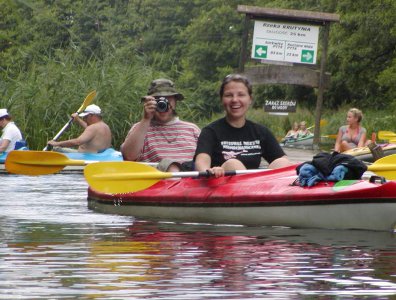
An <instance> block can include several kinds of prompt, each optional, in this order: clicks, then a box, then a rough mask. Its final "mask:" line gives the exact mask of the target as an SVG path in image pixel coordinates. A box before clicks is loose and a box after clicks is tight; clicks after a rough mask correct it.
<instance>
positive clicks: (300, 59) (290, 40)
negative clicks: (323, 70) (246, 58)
mask: <svg viewBox="0 0 396 300" xmlns="http://www.w3.org/2000/svg"><path fill="white" fill-rule="evenodd" d="M318 39H319V26H313V25H305V24H293V23H280V22H272V21H271V22H268V21H258V20H256V21H255V23H254V33H253V46H252V58H255V59H261V60H273V61H281V62H292V63H303V64H315V63H316V56H317V49H318Z"/></svg>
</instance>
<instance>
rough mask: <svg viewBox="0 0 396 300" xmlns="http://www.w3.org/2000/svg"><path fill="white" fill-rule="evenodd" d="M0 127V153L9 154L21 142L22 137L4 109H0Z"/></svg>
mask: <svg viewBox="0 0 396 300" xmlns="http://www.w3.org/2000/svg"><path fill="white" fill-rule="evenodd" d="M0 127H1V128H3V134H2V135H1V139H0V152H10V151H11V150H14V149H15V148H16V147H15V146H16V144H17V142H22V141H23V137H22V133H21V131H20V130H19V128H18V127H17V126H16V125H15V123H14V122H13V121H12V118H11V116H10V114H9V113H8V111H7V109H5V108H2V109H0Z"/></svg>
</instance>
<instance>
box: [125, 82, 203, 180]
mask: <svg viewBox="0 0 396 300" xmlns="http://www.w3.org/2000/svg"><path fill="white" fill-rule="evenodd" d="M183 99H184V96H183V95H182V94H181V93H179V92H177V90H176V89H175V86H174V83H173V82H172V81H171V80H169V79H156V80H153V81H152V82H151V85H150V87H149V89H148V92H147V96H144V97H142V99H141V102H142V103H143V117H142V119H141V120H140V122H138V123H136V124H134V125H133V126H132V128H131V129H130V131H129V133H128V135H127V137H126V138H125V141H124V143H123V144H122V145H121V152H122V154H123V157H124V159H125V160H130V161H142V162H158V163H159V166H158V169H160V170H162V171H168V172H177V171H180V170H181V169H183V167H182V165H183V166H186V165H187V163H188V162H191V161H192V159H193V157H194V153H195V148H196V146H197V140H198V136H199V134H200V129H199V128H198V126H196V125H195V124H193V123H189V122H185V121H181V120H180V119H179V117H178V116H177V113H176V104H177V102H178V101H181V100H183Z"/></svg>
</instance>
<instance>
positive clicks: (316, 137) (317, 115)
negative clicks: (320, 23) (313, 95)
mask: <svg viewBox="0 0 396 300" xmlns="http://www.w3.org/2000/svg"><path fill="white" fill-rule="evenodd" d="M329 32H330V23H329V22H326V23H325V25H324V27H323V43H322V55H321V60H320V75H319V87H318V97H317V100H316V109H315V129H314V140H313V148H314V150H319V144H320V119H321V117H322V106H323V93H324V78H325V71H326V62H327V47H328V43H329Z"/></svg>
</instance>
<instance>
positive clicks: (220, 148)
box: [195, 118, 285, 169]
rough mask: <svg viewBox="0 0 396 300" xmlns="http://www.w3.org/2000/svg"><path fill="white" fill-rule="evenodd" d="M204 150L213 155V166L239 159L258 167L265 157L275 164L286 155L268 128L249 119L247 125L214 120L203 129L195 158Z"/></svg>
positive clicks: (249, 166) (250, 167) (253, 167)
mask: <svg viewBox="0 0 396 300" xmlns="http://www.w3.org/2000/svg"><path fill="white" fill-rule="evenodd" d="M200 153H206V154H208V155H209V156H210V157H211V159H212V165H211V167H214V166H221V165H222V164H223V163H224V162H225V161H226V160H228V159H230V158H236V159H238V160H240V161H241V162H242V163H243V164H244V165H245V167H246V168H247V169H257V168H258V167H259V166H260V162H261V158H264V159H265V160H266V161H267V162H268V163H271V162H272V161H274V160H275V159H277V158H280V157H282V156H284V155H285V153H284V152H283V150H282V148H281V147H280V145H279V143H278V141H277V140H276V138H275V137H274V135H273V134H272V133H271V131H270V130H269V129H268V128H267V127H265V126H262V125H260V124H256V123H254V122H252V121H249V120H246V123H245V125H244V126H243V127H241V128H236V127H232V126H231V125H230V124H229V123H228V122H227V121H226V119H225V118H222V119H219V120H217V121H214V122H213V123H211V124H209V125H208V126H206V127H204V128H203V129H202V131H201V134H200V136H199V138H198V145H197V149H196V151H195V157H196V156H197V155H198V154H200Z"/></svg>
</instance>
